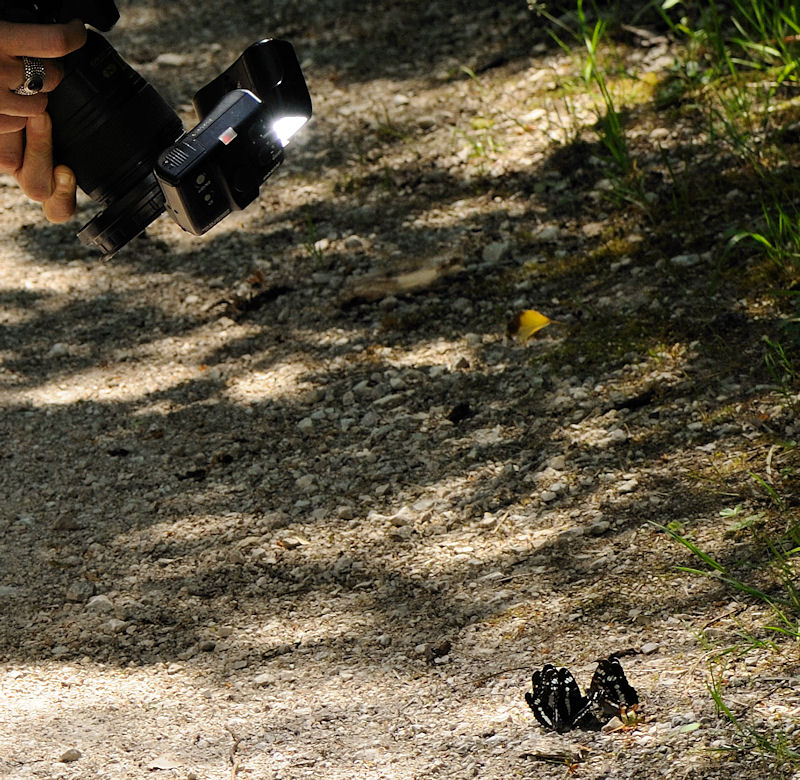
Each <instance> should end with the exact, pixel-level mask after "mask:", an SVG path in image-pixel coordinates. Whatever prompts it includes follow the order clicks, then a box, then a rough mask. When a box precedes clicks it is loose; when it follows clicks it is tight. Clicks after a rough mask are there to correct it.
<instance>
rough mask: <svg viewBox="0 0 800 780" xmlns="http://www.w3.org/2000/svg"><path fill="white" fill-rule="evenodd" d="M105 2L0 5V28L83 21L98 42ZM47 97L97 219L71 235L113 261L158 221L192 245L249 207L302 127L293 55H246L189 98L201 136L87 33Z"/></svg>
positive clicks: (303, 99) (0, 0) (263, 51)
mask: <svg viewBox="0 0 800 780" xmlns="http://www.w3.org/2000/svg"><path fill="white" fill-rule="evenodd" d="M118 17H119V14H118V12H117V9H116V6H115V5H114V2H113V0H35V1H34V0H12V2H4V0H0V18H3V19H6V20H7V21H16V22H37V23H52V22H64V21H68V20H70V19H73V18H80V19H82V20H83V21H84V22H86V23H88V24H90V25H91V26H92V27H96V28H97V29H100V30H103V31H106V30H108V29H110V28H111V27H112V26H113V25H114V23H115V22H116V21H117V19H118ZM63 66H64V76H63V78H62V81H61V83H60V84H59V85H58V87H57V88H56V89H55V90H54V91H53V92H52V93H50V95H49V98H48V112H49V113H50V115H51V118H52V120H53V144H54V156H55V159H56V161H57V162H59V163H63V164H65V165H68V166H69V167H70V168H72V169H73V171H74V172H75V175H76V177H77V180H78V185H79V187H80V188H81V189H82V190H83V191H84V192H85V193H86V194H87V195H88V196H89V197H90V198H92V199H93V200H95V201H97V202H98V203H99V204H100V205H101V206H103V207H104V210H103V211H101V212H100V213H99V214H97V215H96V216H95V217H94V218H93V219H92V220H90V222H88V223H87V224H86V225H85V226H84V227H83V228H82V229H81V230H80V231H79V233H78V236H79V238H80V239H81V241H82V242H83V243H85V244H89V245H93V246H96V247H97V248H99V249H100V250H101V251H102V252H103V254H104V255H105V257H110V256H111V255H113V254H114V253H115V252H117V251H118V250H119V249H120V248H122V247H123V246H124V245H125V244H126V243H127V242H128V241H130V240H131V239H132V238H134V237H135V236H136V235H138V234H139V233H140V232H141V231H142V230H144V229H145V228H146V227H147V226H148V225H149V224H150V223H151V222H152V221H153V220H154V219H156V218H157V217H158V216H159V215H160V214H161V213H163V212H164V211H165V210H166V211H167V212H168V213H169V214H170V216H172V217H173V219H174V220H175V221H176V222H177V223H178V224H179V225H180V226H181V227H182V228H183V229H184V230H187V231H189V232H191V233H194V234H196V235H202V234H203V233H205V232H207V231H208V230H210V229H211V228H212V227H213V226H214V225H215V224H217V223H218V222H219V221H220V220H221V219H223V218H224V217H225V216H227V215H228V214H230V213H231V212H232V211H234V210H238V209H243V208H245V207H246V206H247V205H248V204H250V203H251V202H252V201H253V200H255V198H257V197H258V193H259V190H260V188H261V186H262V185H263V184H264V182H265V181H266V180H267V179H268V178H269V176H270V175H271V174H272V173H273V172H274V171H275V170H276V169H277V168H278V166H279V165H280V164H281V162H282V161H283V159H284V153H283V147H284V146H285V145H286V143H287V142H288V140H289V138H290V137H291V135H292V134H293V133H294V131H296V130H297V129H299V127H300V126H302V125H303V124H305V122H306V121H307V120H308V119H309V118H310V116H311V98H310V95H309V93H308V88H307V87H306V83H305V79H304V78H303V74H302V70H301V68H300V64H299V63H298V61H297V57H296V55H295V53H294V49H293V48H292V46H291V44H289V43H288V42H286V41H281V40H274V39H267V40H262V41H259V42H257V43H254V44H253V45H251V46H250V47H248V48H247V49H246V50H245V51H244V53H243V54H242V55H241V56H240V57H239V58H238V59H237V60H236V61H235V62H234V63H233V64H232V65H231V66H230V67H229V68H228V69H227V70H226V71H224V72H223V73H222V74H220V75H219V76H218V77H217V78H215V79H214V80H213V81H211V82H210V83H209V84H207V85H206V86H204V87H202V88H201V89H200V90H198V91H197V93H196V94H195V96H194V101H193V102H194V106H195V110H196V112H197V114H198V117H199V119H200V122H199V124H198V125H197V126H196V127H195V128H193V129H192V130H189V131H188V132H186V133H184V132H183V130H184V129H183V125H182V123H181V121H180V118H179V117H178V116H177V114H176V113H175V112H174V111H173V110H172V108H171V107H170V106H169V105H168V104H167V103H166V102H165V101H164V99H163V98H162V97H161V96H160V95H159V94H158V92H157V91H156V90H155V89H154V88H153V86H152V85H150V84H149V83H147V81H145V79H143V78H142V77H141V76H140V75H139V74H138V73H136V71H135V70H133V68H131V67H130V65H128V63H126V62H125V61H124V60H123V59H122V57H121V56H120V55H119V54H118V53H117V52H116V51H115V50H114V48H113V47H112V46H111V45H110V44H109V43H108V41H106V40H105V38H103V36H101V35H100V34H99V33H97V32H95V31H94V30H88V31H87V42H86V44H85V45H84V46H83V47H82V48H81V49H79V50H78V51H75V52H72V53H71V54H69V55H67V56H66V57H64V58H63Z"/></svg>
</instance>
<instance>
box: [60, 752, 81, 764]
mask: <svg viewBox="0 0 800 780" xmlns="http://www.w3.org/2000/svg"><path fill="white" fill-rule="evenodd" d="M82 757H83V753H81V751H80V750H78V748H69V750H65V751H64V752H63V753H62V754H61V758H60V759H59V761H60V762H61V763H62V764H70V763H72V762H73V761H79V760H80V759H81V758H82Z"/></svg>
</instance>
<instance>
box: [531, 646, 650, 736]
mask: <svg viewBox="0 0 800 780" xmlns="http://www.w3.org/2000/svg"><path fill="white" fill-rule="evenodd" d="M531 686H532V691H531V692H530V693H527V692H526V693H525V701H526V702H527V703H528V706H529V707H530V708H531V710H532V711H533V714H534V716H535V717H536V720H538V721H539V723H541V724H542V726H544V727H545V728H546V729H549V730H551V731H556V732H558V733H559V734H563V733H564V732H566V731H569V730H570V729H576V728H577V729H583V730H584V731H597V730H598V729H600V728H601V727H602V725H603V723H605V722H606V721H608V720H609V719H610V718H611V717H613V716H614V715H618V714H620V712H621V711H622V710H623V709H628V708H630V707H633V706H634V705H635V704H638V702H639V696H638V694H637V693H636V690H635V689H634V688H633V687H632V686H631V684H630V683H629V682H628V680H627V678H626V677H625V672H624V671H623V670H622V664H620V662H619V658H617V657H616V656H615V655H610V656H609V657H608V658H603V659H601V660H600V661H599V662H598V664H597V669H596V670H595V672H594V674H593V675H592V681H591V683H590V684H589V689H588V690H587V692H586V695H585V696H584V695H583V694H582V693H581V690H580V688H579V687H578V683H577V682H576V680H575V678H574V677H573V676H572V673H571V672H570V671H569V669H566V668H564V667H562V668H560V669H556V667H555V666H553V664H545V665H544V666H543V667H542V669H541V670H537V671H535V672H534V673H533V675H532V677H531Z"/></svg>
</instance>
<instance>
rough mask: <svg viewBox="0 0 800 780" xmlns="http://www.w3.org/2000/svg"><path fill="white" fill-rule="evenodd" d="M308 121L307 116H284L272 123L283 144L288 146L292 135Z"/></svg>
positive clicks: (274, 131)
mask: <svg viewBox="0 0 800 780" xmlns="http://www.w3.org/2000/svg"><path fill="white" fill-rule="evenodd" d="M307 121H308V117H307V116H282V117H281V118H280V119H276V120H275V121H274V122H273V123H272V132H273V133H275V135H276V136H277V137H278V140H279V141H280V142H281V146H286V144H288V143H289V140H290V139H291V137H292V136H293V135H294V134H295V133H296V132H297V131H298V130H299V129H300V128H301V127H302V126H303V125H304V124H305V123H306V122H307Z"/></svg>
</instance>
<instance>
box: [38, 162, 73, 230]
mask: <svg viewBox="0 0 800 780" xmlns="http://www.w3.org/2000/svg"><path fill="white" fill-rule="evenodd" d="M76 188H77V182H76V181H75V174H74V173H73V172H72V170H70V169H69V168H67V166H66V165H57V166H56V167H55V169H54V170H53V193H52V195H50V197H49V198H48V199H47V200H46V201H44V203H42V208H43V210H44V215H45V217H47V219H48V220H49V221H50V222H66V221H67V220H68V219H69V218H70V217H71V216H72V215H73V214H74V213H75V190H76Z"/></svg>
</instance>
